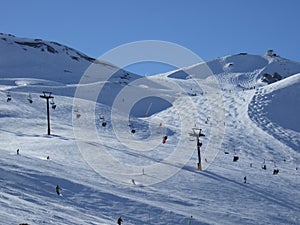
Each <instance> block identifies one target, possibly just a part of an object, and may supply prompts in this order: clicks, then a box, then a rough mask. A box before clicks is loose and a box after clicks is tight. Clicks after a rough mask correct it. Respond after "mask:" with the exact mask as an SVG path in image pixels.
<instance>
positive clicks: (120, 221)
mask: <svg viewBox="0 0 300 225" xmlns="http://www.w3.org/2000/svg"><path fill="white" fill-rule="evenodd" d="M122 222H123V220H122V218H121V217H119V219H118V221H117V223H118V225H121V224H122Z"/></svg>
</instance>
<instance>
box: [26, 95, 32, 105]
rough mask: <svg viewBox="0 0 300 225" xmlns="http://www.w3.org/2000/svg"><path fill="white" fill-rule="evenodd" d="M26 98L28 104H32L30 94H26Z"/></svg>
mask: <svg viewBox="0 0 300 225" xmlns="http://www.w3.org/2000/svg"><path fill="white" fill-rule="evenodd" d="M27 100H28V102H29V103H30V104H32V103H33V101H32V98H31V95H30V94H28V98H27Z"/></svg>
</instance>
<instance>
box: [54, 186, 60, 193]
mask: <svg viewBox="0 0 300 225" xmlns="http://www.w3.org/2000/svg"><path fill="white" fill-rule="evenodd" d="M55 190H56V193H57V195H60V190H61V188H60V187H59V186H58V185H56V188H55Z"/></svg>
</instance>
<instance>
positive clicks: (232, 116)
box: [0, 35, 300, 225]
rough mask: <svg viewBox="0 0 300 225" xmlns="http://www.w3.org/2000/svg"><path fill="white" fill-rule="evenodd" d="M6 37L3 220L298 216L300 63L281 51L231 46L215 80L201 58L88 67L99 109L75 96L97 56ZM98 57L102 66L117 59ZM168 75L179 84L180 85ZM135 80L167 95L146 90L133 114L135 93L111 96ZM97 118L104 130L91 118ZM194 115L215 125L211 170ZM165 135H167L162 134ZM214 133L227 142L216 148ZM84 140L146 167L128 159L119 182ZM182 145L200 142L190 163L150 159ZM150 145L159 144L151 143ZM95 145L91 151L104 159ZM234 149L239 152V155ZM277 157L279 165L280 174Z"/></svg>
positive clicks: (1, 120) (282, 220) (0, 43)
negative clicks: (138, 71) (163, 69)
mask: <svg viewBox="0 0 300 225" xmlns="http://www.w3.org/2000/svg"><path fill="white" fill-rule="evenodd" d="M1 38H2V39H0V51H1V54H0V57H1V61H0V64H1V69H0V72H1V73H0V74H1V79H0V153H1V158H0V181H1V182H0V221H1V223H2V224H20V223H28V224H30V225H33V224H55V225H57V224H62V225H63V224H70V225H71V224H72V225H73V224H97V225H99V224H116V220H117V218H118V217H119V216H122V218H123V220H124V223H123V224H132V225H139V224H161V225H166V224H192V225H200V224H201V225H202V224H299V223H300V216H299V211H300V206H299V199H300V192H299V189H300V178H299V176H300V171H299V164H300V156H299V149H300V146H299V145H300V143H299V133H300V123H299V117H298V115H299V105H300V104H299V103H300V102H299V98H297V94H299V72H300V64H299V63H297V62H291V61H289V60H287V59H283V58H280V57H278V56H276V57H274V56H272V57H271V56H256V55H249V54H246V55H245V54H238V55H232V56H225V57H222V58H219V59H216V60H212V61H210V62H208V64H207V65H208V66H209V68H210V70H211V71H212V72H213V73H214V74H215V75H216V76H215V77H216V78H217V81H218V85H217V86H215V85H212V83H211V82H210V81H211V80H210V79H209V76H210V74H205V73H206V72H207V71H208V70H207V68H206V67H204V66H203V64H197V65H191V66H190V67H188V68H184V69H182V70H177V71H171V72H169V73H166V74H159V75H154V76H151V77H147V78H145V79H140V80H141V82H140V83H139V82H137V81H139V79H138V78H140V77H139V76H137V75H134V74H130V73H128V72H126V71H122V70H120V71H119V72H118V73H117V74H116V75H115V76H114V77H112V78H111V79H110V80H109V81H103V83H101V79H100V82H98V83H97V82H96V80H93V79H91V80H88V81H90V83H89V82H87V83H85V84H81V85H82V86H83V87H85V86H87V87H88V88H87V90H90V89H92V88H93V87H95V85H96V83H97V85H99V87H100V88H101V89H102V91H101V92H100V94H99V97H98V98H97V99H98V102H97V103H96V104H95V112H93V115H92V117H90V114H89V111H88V108H85V107H82V106H83V105H86V106H89V105H92V106H93V104H92V103H91V102H90V101H89V98H88V97H87V98H86V100H83V99H81V101H84V104H82V105H80V104H79V105H77V104H75V103H77V99H74V98H73V96H74V93H75V90H76V88H78V87H81V85H78V84H77V83H78V81H79V79H80V77H81V75H82V74H83V73H84V70H85V68H86V67H87V66H88V65H89V63H90V58H89V57H86V56H84V55H83V54H82V56H84V57H80V56H81V53H80V54H79V55H78V54H77V51H76V50H73V49H69V48H66V47H65V46H63V45H60V44H54V43H51V42H44V41H41V40H31V39H19V38H16V37H11V36H8V35H1ZM17 42H18V43H17ZM24 42H26V43H27V44H25V45H24ZM20 43H23V44H20ZM28 43H34V44H30V45H29V44H28ZM32 46H37V47H32ZM23 48H24V49H26V50H24V49H23ZM52 48H54V50H53V49H52ZM42 49H44V50H42ZM4 53H5V54H4ZM4 55H7V58H6V59H5V57H4ZM24 57H25V58H26V60H22V58H24ZM74 57H78V59H74ZM12 58H14V59H17V61H19V60H20V62H12V61H11V59H12ZM8 59H10V60H8ZM5 60H6V61H5ZM44 60H46V61H47V62H46V63H44ZM98 63H100V68H102V69H100V71H103V73H105V72H106V70H109V69H111V68H110V66H108V65H105V64H101V62H98ZM16 65H17V66H16ZM41 65H43V66H41ZM14 67H15V68H14ZM23 67H24V68H23ZM65 70H67V71H71V72H66V71H65ZM116 71H118V70H116ZM211 71H210V72H211ZM275 72H277V73H279V74H280V75H281V76H282V78H283V79H282V80H280V81H277V82H275V83H272V84H270V85H267V84H266V83H264V82H262V81H261V80H260V79H261V77H262V76H263V75H264V74H265V73H269V74H273V73H275ZM200 75H201V76H200ZM100 77H101V76H100ZM191 78H194V79H191ZM76 82H77V83H76ZM171 84H176V85H178V86H179V87H181V88H178V90H174V89H172V87H171ZM176 85H174V86H176ZM211 85H212V86H211ZM96 87H98V86H96ZM126 88H128V89H129V90H132V91H133V93H137V95H140V96H143V94H144V93H145V92H149V93H160V97H161V98H157V97H155V96H150V97H149V96H148V97H147V98H144V99H142V100H141V101H139V102H138V103H137V104H136V105H135V106H134V107H133V108H132V110H131V111H130V118H128V115H124V114H123V112H122V111H121V109H122V106H121V105H120V104H124V105H126V104H127V102H128V100H129V99H128V97H126V96H124V98H123V99H121V100H120V102H119V103H118V104H117V106H115V105H114V104H116V102H114V101H115V100H116V99H117V98H118V97H119V96H118V93H121V91H122V90H123V89H126ZM44 90H47V91H52V92H53V95H54V97H55V98H54V101H55V104H56V105H57V107H56V108H55V109H52V108H50V114H51V132H52V135H46V109H45V100H44V99H42V98H40V97H39V95H40V94H41V93H42V91H44ZM211 90H212V91H211ZM28 93H31V96H30V97H31V100H32V101H33V102H32V103H30V102H29V101H28V100H27V98H28V97H29V95H28ZM213 93H218V95H214V94H213ZM8 95H10V96H8ZM169 96H171V97H169ZM220 96H221V99H218V98H219V97H220ZM9 97H10V98H11V100H10V101H7V100H8V98H9ZM164 98H165V99H168V100H169V101H164ZM78 102H79V101H78ZM190 102H191V103H192V105H194V106H195V108H193V107H190V106H191V105H190V104H189V103H190ZM220 102H221V104H220ZM79 103H80V102H79ZM112 106H113V108H112ZM114 110H115V111H116V113H115V115H112V112H113V111H114ZM178 110H179V111H182V112H184V114H180V113H178ZM216 112H222V113H224V118H223V119H222V120H221V119H219V118H222V117H215V116H214V115H216V114H215V113H216ZM195 117H196V118H195ZM91 120H92V122H95V127H96V129H95V130H96V133H94V130H93V129H90V127H89V126H88V125H89V124H90V123H91ZM191 121H192V122H191ZM103 122H106V123H107V125H106V126H102V124H103ZM128 123H130V126H128ZM194 123H195V124H194ZM185 124H188V126H187V127H185ZM194 126H197V127H198V128H201V129H202V132H203V133H204V134H205V135H206V136H205V137H201V142H202V143H203V145H202V147H201V153H202V163H203V167H205V168H206V170H204V171H198V170H197V169H196V164H197V162H198V161H197V160H198V156H197V151H196V140H195V139H194V138H193V137H191V136H190V135H189V132H192V130H191V128H192V127H194ZM78 128H80V129H79V132H80V134H82V136H80V137H78V136H77V133H76V132H78V130H76V129H78ZM132 129H135V131H136V132H135V133H134V134H132V132H131V131H132ZM223 130H224V133H223V132H222V131H223ZM164 135H167V136H168V139H167V142H166V144H162V137H163V136H164ZM80 138H82V139H80ZM217 138H218V139H220V140H217ZM78 139H80V140H79V141H78ZM217 141H221V142H222V145H221V148H220V149H217V151H216V153H217V154H216V155H215V156H212V155H211V152H215V151H214V149H211V147H212V146H214V145H213V143H215V142H217ZM79 142H80V143H79ZM81 144H82V145H83V146H87V147H91V146H92V147H93V148H95V149H101V148H103V147H106V148H108V149H109V151H110V154H111V155H113V156H114V157H115V158H117V159H118V160H120V162H122V163H123V165H124V169H125V168H127V167H126V166H127V165H129V164H134V165H135V166H142V167H143V166H144V167H143V168H145V170H143V171H138V172H137V173H132V174H129V175H128V174H126V173H125V170H124V171H123V170H122V169H120V170H118V171H117V172H118V173H119V174H115V175H114V176H115V178H116V179H119V180H118V182H117V183H115V182H112V180H114V179H108V178H107V177H104V176H103V174H104V175H105V173H103V174H102V173H101V172H102V171H100V172H99V171H98V172H99V173H97V172H95V170H94V169H96V168H95V167H94V169H93V168H91V167H90V165H93V162H90V161H88V160H87V158H85V159H84V157H83V155H84V153H85V152H84V151H83V150H84V149H82V148H80V147H81ZM178 145H180V146H182V148H183V151H182V152H181V154H182V155H183V152H191V153H192V154H191V156H190V158H189V160H188V161H187V162H186V163H185V164H179V163H175V162H174V163H172V161H171V162H170V161H168V163H165V166H166V167H164V168H166V171H163V170H158V171H157V173H152V171H150V170H148V167H149V165H150V166H151V165H153V164H155V163H157V162H164V161H163V160H164V159H165V158H167V157H168V156H169V155H172V154H173V153H174V149H176V147H177V146H178ZM149 146H155V147H153V149H152V150H151V151H146V150H147V148H148V147H149ZM135 148H137V149H138V150H135ZM17 149H19V153H20V154H19V155H17ZM98 153H99V152H97V151H96V152H94V155H93V156H92V158H93V160H95V161H96V162H99V161H97V157H98V156H99V155H98ZM48 156H49V159H48V160H47V157H48ZM100 156H101V155H100ZM234 156H238V157H239V160H238V161H237V162H233V157H234ZM86 160H87V161H86ZM263 165H266V170H264V169H262V166H263ZM115 168H118V167H117V165H114V164H112V165H111V167H108V168H106V170H108V171H106V172H111V174H112V173H113V172H116V170H115ZM139 168H141V167H139ZM174 169H175V170H176V171H177V172H176V173H175V174H174V175H173V176H171V177H170V178H168V179H165V180H163V181H162V182H157V183H155V182H154V183H155V184H153V185H147V183H149V182H151V181H153V180H155V179H158V178H159V177H160V176H162V175H163V174H164V173H167V172H168V170H170V171H171V170H174ZM274 169H279V173H278V174H277V175H273V171H274ZM104 172H105V171H104ZM244 177H246V183H244ZM131 178H132V179H134V182H133V181H132V180H131ZM134 183H135V184H134ZM56 185H60V187H61V188H62V191H61V192H62V196H58V195H57V194H56V192H55V187H56ZM191 216H192V220H191V222H190V223H189V220H190V219H191Z"/></svg>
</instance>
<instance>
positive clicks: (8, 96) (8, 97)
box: [6, 93, 11, 102]
mask: <svg viewBox="0 0 300 225" xmlns="http://www.w3.org/2000/svg"><path fill="white" fill-rule="evenodd" d="M6 97H7V99H6V102H10V101H11V95H10V94H9V93H8V94H7V96H6Z"/></svg>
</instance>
